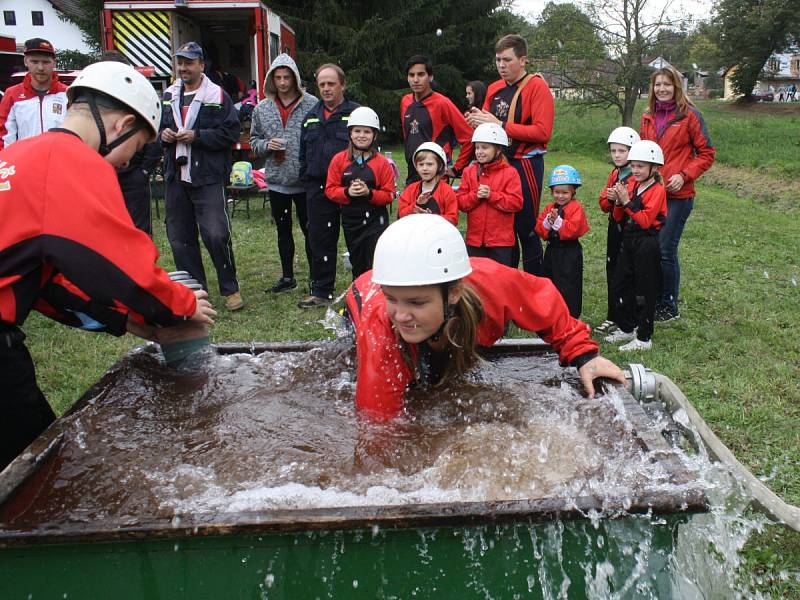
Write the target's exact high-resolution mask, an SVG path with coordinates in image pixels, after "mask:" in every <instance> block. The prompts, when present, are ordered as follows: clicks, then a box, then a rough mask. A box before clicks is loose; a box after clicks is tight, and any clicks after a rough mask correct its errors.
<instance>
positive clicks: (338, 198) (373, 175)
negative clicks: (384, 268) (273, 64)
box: [325, 106, 396, 279]
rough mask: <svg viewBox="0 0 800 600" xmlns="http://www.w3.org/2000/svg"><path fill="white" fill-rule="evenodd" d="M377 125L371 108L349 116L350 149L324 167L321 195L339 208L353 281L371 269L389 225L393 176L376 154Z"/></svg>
mask: <svg viewBox="0 0 800 600" xmlns="http://www.w3.org/2000/svg"><path fill="white" fill-rule="evenodd" d="M380 128H381V123H380V120H379V119H378V115H377V114H376V113H375V111H374V110H372V109H371V108H367V107H366V106H360V107H358V108H356V109H355V110H354V111H353V112H352V113H350V118H349V120H348V121H347V129H348V131H349V132H350V147H349V148H348V149H347V150H343V151H342V152H339V153H338V154H336V155H335V156H334V157H333V159H332V160H331V165H330V167H329V168H328V180H327V182H326V185H325V195H326V196H327V197H328V198H330V199H331V200H333V201H334V202H336V203H338V204H341V205H342V229H343V230H344V239H345V242H346V243H347V250H348V251H349V252H350V263H351V264H352V265H353V279H355V278H356V277H358V276H359V275H361V274H362V273H364V272H365V271H369V270H370V269H371V268H372V255H373V253H374V252H375V244H376V243H377V241H378V237H379V236H380V235H381V233H383V230H384V229H386V228H387V227H388V226H389V211H388V210H387V209H386V206H387V205H389V204H391V203H392V201H393V200H394V197H395V192H396V188H395V184H394V173H393V172H392V167H391V165H390V164H389V161H388V160H386V158H385V157H384V156H383V154H381V153H380V152H378V132H379V131H380Z"/></svg>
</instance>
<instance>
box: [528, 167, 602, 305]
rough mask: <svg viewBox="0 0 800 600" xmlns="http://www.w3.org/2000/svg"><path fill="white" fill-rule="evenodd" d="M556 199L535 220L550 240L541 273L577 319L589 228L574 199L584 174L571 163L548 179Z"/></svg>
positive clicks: (581, 208) (538, 227) (541, 234)
mask: <svg viewBox="0 0 800 600" xmlns="http://www.w3.org/2000/svg"><path fill="white" fill-rule="evenodd" d="M548 186H549V187H550V193H551V194H552V196H553V202H551V203H550V204H548V205H547V206H546V207H545V209H544V210H543V211H542V212H541V214H540V215H539V218H538V219H537V221H536V233H537V234H538V235H539V237H540V238H542V240H544V241H546V242H547V250H546V251H545V253H544V262H543V263H542V271H543V272H542V274H543V275H544V276H545V277H547V278H549V279H551V280H552V281H553V283H554V284H555V286H556V288H558V291H559V292H561V295H562V296H563V298H564V301H565V302H566V303H567V307H568V308H569V314H570V315H572V316H573V317H575V318H576V319H577V318H578V317H579V316H580V314H581V308H582V305H583V248H581V243H580V241H579V238H580V237H581V236H583V235H585V234H586V232H587V231H589V223H588V222H587V221H586V213H585V212H584V210H583V206H581V203H580V202H579V201H578V200H577V199H576V198H575V194H576V192H577V190H578V188H579V187H580V186H581V175H580V173H578V171H577V169H575V168H573V167H571V166H569V165H559V166H557V167H556V168H555V169H553V172H552V173H550V180H549V181H548Z"/></svg>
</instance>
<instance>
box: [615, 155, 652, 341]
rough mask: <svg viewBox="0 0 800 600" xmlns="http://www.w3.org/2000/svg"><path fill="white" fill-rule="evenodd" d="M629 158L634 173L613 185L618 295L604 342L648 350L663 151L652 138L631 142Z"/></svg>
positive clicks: (650, 332)
mask: <svg viewBox="0 0 800 600" xmlns="http://www.w3.org/2000/svg"><path fill="white" fill-rule="evenodd" d="M628 159H629V161H630V165H631V173H632V177H631V179H630V181H629V182H628V184H627V185H625V184H623V183H622V182H617V183H616V184H615V185H614V191H615V192H616V197H617V201H616V203H615V206H614V210H613V216H614V220H615V221H617V222H618V223H623V229H622V247H621V248H620V251H619V257H618V260H617V269H616V272H615V273H614V280H613V282H612V284H611V292H612V297H613V298H615V299H616V300H617V308H616V310H615V313H614V314H615V315H616V317H617V325H619V329H618V330H617V331H615V332H614V333H612V334H611V335H608V336H606V338H605V340H606V341H607V342H628V343H626V344H624V345H622V346H620V348H619V349H620V350H621V351H623V352H628V351H631V350H649V349H650V348H651V347H652V345H653V342H652V341H651V337H652V335H653V321H654V319H655V311H656V301H657V300H658V298H659V295H660V294H661V249H660V247H659V244H658V232H659V230H660V229H661V227H662V226H663V225H664V222H665V221H666V219H667V192H666V189H665V188H664V182H663V179H662V178H661V175H660V174H659V173H658V170H657V169H658V167H659V166H660V165H663V164H664V154H663V153H662V152H661V148H660V147H659V146H658V144H656V143H655V142H652V141H648V140H643V141H640V142H637V143H635V144H634V145H633V146H632V147H631V150H630V152H629V153H628Z"/></svg>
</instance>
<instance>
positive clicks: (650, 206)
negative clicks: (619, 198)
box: [612, 177, 667, 233]
mask: <svg viewBox="0 0 800 600" xmlns="http://www.w3.org/2000/svg"><path fill="white" fill-rule="evenodd" d="M628 194H629V196H630V202H628V204H626V205H625V206H624V207H623V206H614V212H613V213H612V215H613V217H614V220H615V221H617V222H618V223H623V222H624V223H625V228H624V231H625V232H626V233H627V232H630V233H637V232H638V233H642V232H648V233H655V232H657V231H658V230H659V229H661V227H662V226H663V225H664V222H665V221H666V220H667V190H666V189H664V186H663V185H662V184H660V183H658V182H654V183H653V184H652V185H650V186H649V187H648V188H646V189H645V190H644V191H643V192H639V182H637V181H636V180H635V179H634V178H633V177H631V178H630V179H628Z"/></svg>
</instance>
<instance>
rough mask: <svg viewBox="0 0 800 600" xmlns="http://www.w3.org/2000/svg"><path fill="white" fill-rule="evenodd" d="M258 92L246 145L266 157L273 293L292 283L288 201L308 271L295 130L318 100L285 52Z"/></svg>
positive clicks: (294, 282)
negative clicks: (276, 263) (273, 237)
mask: <svg viewBox="0 0 800 600" xmlns="http://www.w3.org/2000/svg"><path fill="white" fill-rule="evenodd" d="M264 93H265V94H266V96H267V97H266V98H265V99H264V100H262V101H261V102H259V103H258V106H256V108H255V110H254V111H253V121H252V124H251V126H250V147H251V148H252V149H253V153H254V154H255V155H256V156H263V157H265V158H266V161H265V163H264V173H265V175H266V180H267V184H268V189H269V204H270V210H271V211H272V218H273V220H274V221H275V227H276V229H277V230H278V255H279V256H280V259H281V277H280V279H278V281H277V282H275V284H274V285H273V286H272V287H271V288H270V289H269V290H268V291H270V292H272V293H279V292H286V291H289V290H293V289H295V288H296V287H297V280H296V279H295V276H294V275H295V273H294V235H293V233H292V205H294V212H295V214H296V215H297V223H298V225H300V230H301V231H302V232H303V241H304V245H305V251H306V252H305V254H306V262H307V264H308V272H309V274H310V273H311V261H312V258H311V243H310V242H309V239H308V209H307V202H306V189H305V187H304V186H303V184H302V182H301V181H300V134H301V132H302V129H303V120H304V119H305V117H306V115H307V114H308V111H310V110H311V109H312V108H313V107H314V106H315V105H316V104H317V102H318V100H317V99H316V98H315V97H314V96H312V95H311V94H307V93H305V92H303V91H302V89H301V88H300V71H299V70H298V68H297V64H296V63H295V62H294V60H293V59H292V57H291V56H289V55H288V54H279V55H278V56H277V57H276V58H275V60H273V61H272V64H271V65H270V67H269V71H268V72H267V77H266V79H265V80H264Z"/></svg>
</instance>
